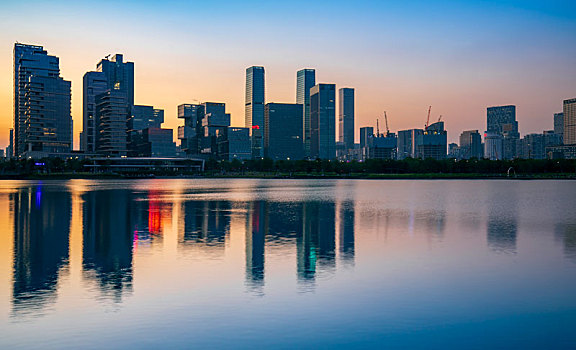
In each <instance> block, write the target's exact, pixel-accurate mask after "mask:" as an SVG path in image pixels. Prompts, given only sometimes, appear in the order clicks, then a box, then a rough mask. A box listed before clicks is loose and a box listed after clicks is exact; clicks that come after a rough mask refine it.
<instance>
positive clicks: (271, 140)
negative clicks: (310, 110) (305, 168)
mask: <svg viewBox="0 0 576 350" xmlns="http://www.w3.org/2000/svg"><path fill="white" fill-rule="evenodd" d="M264 111H265V113H264V119H265V128H264V130H265V131H264V132H265V133H264V150H265V152H264V154H265V155H266V157H267V158H271V159H274V160H281V159H284V160H285V159H302V158H304V143H303V142H302V126H303V123H302V118H303V113H302V105H301V104H291V103H267V104H266V108H265V110H264Z"/></svg>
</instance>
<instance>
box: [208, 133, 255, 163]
mask: <svg viewBox="0 0 576 350" xmlns="http://www.w3.org/2000/svg"><path fill="white" fill-rule="evenodd" d="M217 139H218V155H219V158H220V159H223V160H227V161H232V160H234V159H238V160H248V159H251V158H252V149H251V142H250V129H248V128H234V127H227V128H223V129H220V130H217Z"/></svg>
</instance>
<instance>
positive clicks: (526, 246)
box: [0, 179, 576, 349]
mask: <svg viewBox="0 0 576 350" xmlns="http://www.w3.org/2000/svg"><path fill="white" fill-rule="evenodd" d="M575 211H576V182H572V181H495V180H493V181H490V180H487V181H484V180H474V181H458V180H448V181H423V180H420V181H400V180H395V181H394V180H393V181H363V180H257V179H255V180H248V179H229V180H228V179H225V180H211V179H201V180H162V179H158V180H134V181H89V180H71V181H43V182H40V181H0V348H2V349H17V348H37V349H66V348H71V349H92V348H93V349H100V348H108V349H116V348H118V349H127V348H149V349H174V348H214V347H224V348H252V349H257V348H318V347H321V348H334V347H346V348H384V347H392V348H397V347H404V348H406V347H409V348H427V349H429V348H455V347H457V348H487V347H490V348H541V349H551V348H573V349H574V348H576V331H575V328H576V327H575V326H576V213H575Z"/></svg>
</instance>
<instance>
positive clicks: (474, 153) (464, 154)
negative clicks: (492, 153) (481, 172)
mask: <svg viewBox="0 0 576 350" xmlns="http://www.w3.org/2000/svg"><path fill="white" fill-rule="evenodd" d="M458 156H459V157H458V158H459V159H470V158H478V159H481V158H482V157H483V156H484V151H483V149H482V136H481V135H480V133H479V132H478V130H467V131H463V132H462V134H460V146H459V147H458Z"/></svg>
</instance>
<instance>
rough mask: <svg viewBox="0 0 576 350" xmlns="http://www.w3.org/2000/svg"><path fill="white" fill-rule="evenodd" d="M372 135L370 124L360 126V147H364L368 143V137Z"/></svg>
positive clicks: (372, 129) (372, 130)
mask: <svg viewBox="0 0 576 350" xmlns="http://www.w3.org/2000/svg"><path fill="white" fill-rule="evenodd" d="M372 135H374V128H373V127H371V126H365V127H363V128H360V148H364V147H366V146H367V145H368V138H369V137H371V136H372Z"/></svg>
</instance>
